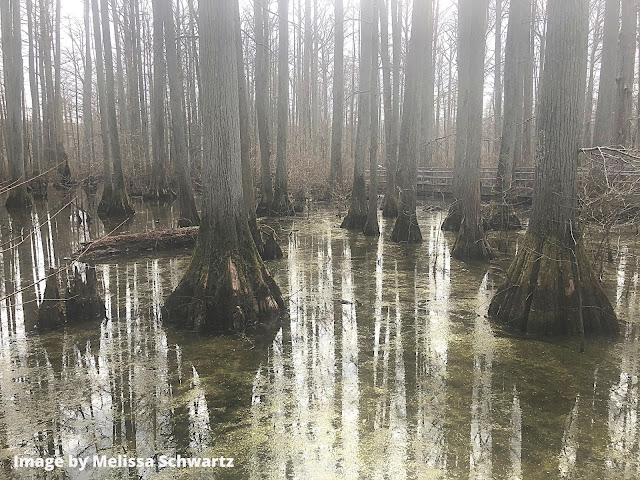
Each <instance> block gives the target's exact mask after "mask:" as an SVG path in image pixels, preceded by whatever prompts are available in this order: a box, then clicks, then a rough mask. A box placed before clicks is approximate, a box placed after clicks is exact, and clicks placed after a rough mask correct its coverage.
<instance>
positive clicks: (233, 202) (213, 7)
mask: <svg viewBox="0 0 640 480" xmlns="http://www.w3.org/2000/svg"><path fill="white" fill-rule="evenodd" d="M200 25H201V31H200V50H201V54H202V87H203V90H202V92H201V95H202V96H201V102H202V105H203V109H202V113H203V115H204V118H203V126H204V128H205V131H204V132H203V134H204V138H205V139H206V141H205V143H204V162H205V165H204V172H203V175H204V182H203V183H204V185H206V186H207V188H205V190H204V192H203V208H202V223H201V226H200V231H199V234H198V241H197V243H196V247H195V250H194V254H193V257H192V259H191V263H190V265H189V267H188V269H187V272H186V273H185V275H184V277H183V278H182V280H181V281H180V283H179V285H178V287H177V288H176V290H175V291H174V292H173V293H172V294H171V295H170V296H169V297H168V298H167V300H166V303H165V306H166V310H167V312H168V314H169V320H170V321H173V322H178V323H180V324H182V325H184V326H186V327H190V328H193V329H195V330H198V331H218V332H220V331H228V330H232V331H243V330H244V329H245V328H246V327H247V326H248V325H249V324H250V323H251V322H252V321H253V320H255V319H256V317H257V316H258V314H261V313H272V312H276V311H278V310H280V309H282V308H284V301H283V299H282V295H281V294H280V290H279V289H278V286H277V285H276V283H275V281H274V280H273V278H272V277H271V275H270V274H269V272H268V271H267V269H266V267H265V266H264V264H263V262H262V260H261V259H260V257H259V255H258V252H257V250H256V246H255V243H254V241H253V238H252V236H251V233H250V232H249V227H248V223H247V215H246V211H245V207H244V199H243V191H242V172H241V159H240V122H239V101H238V78H237V68H236V65H237V63H236V48H240V46H239V45H236V41H235V33H234V27H235V22H234V6H233V4H232V3H231V2H230V1H228V0H215V1H209V2H203V3H201V5H200Z"/></svg>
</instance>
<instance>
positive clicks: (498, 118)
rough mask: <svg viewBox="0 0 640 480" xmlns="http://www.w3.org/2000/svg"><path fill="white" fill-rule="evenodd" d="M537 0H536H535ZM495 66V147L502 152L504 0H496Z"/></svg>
mask: <svg viewBox="0 0 640 480" xmlns="http://www.w3.org/2000/svg"><path fill="white" fill-rule="evenodd" d="M534 1H535V0H534ZM494 52H495V60H494V63H495V66H494V73H493V76H494V83H493V112H494V115H495V120H494V122H495V124H494V148H495V149H496V150H498V153H499V152H500V144H501V141H502V0H496V32H495V47H494Z"/></svg>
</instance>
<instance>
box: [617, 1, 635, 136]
mask: <svg viewBox="0 0 640 480" xmlns="http://www.w3.org/2000/svg"><path fill="white" fill-rule="evenodd" d="M621 17H622V22H621V26H620V36H619V42H618V73H617V76H616V101H615V103H616V106H615V108H616V110H615V132H614V138H615V142H616V144H617V145H622V146H625V147H626V146H629V145H630V144H631V117H632V115H631V109H632V107H633V82H634V73H635V72H634V65H635V51H636V33H637V30H638V29H637V16H636V2H635V0H622V9H621Z"/></svg>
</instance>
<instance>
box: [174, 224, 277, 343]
mask: <svg viewBox="0 0 640 480" xmlns="http://www.w3.org/2000/svg"><path fill="white" fill-rule="evenodd" d="M241 217H242V216H241ZM231 225H232V227H231V228H228V226H225V227H226V228H223V226H222V225H213V226H211V227H210V229H208V228H207V226H202V227H200V228H201V229H208V230H209V231H208V232H207V233H206V234H205V233H204V231H201V233H200V235H199V236H198V242H197V244H196V248H195V250H194V253H193V257H192V259H191V263H190V264H189V268H188V269H187V272H186V273H185V275H184V277H183V278H182V280H181V281H180V284H179V285H178V287H177V288H176V289H175V290H174V291H173V293H171V295H169V297H168V298H167V300H166V302H165V310H166V313H167V317H166V318H167V319H168V321H170V322H172V323H179V324H181V325H185V326H188V327H190V328H193V329H194V330H196V331H199V332H226V331H235V332H242V331H244V330H245V328H246V327H247V326H248V325H250V324H251V323H252V322H253V321H255V320H256V318H257V317H258V315H260V314H267V313H274V312H277V311H279V310H281V309H284V300H283V298H282V294H281V293H280V289H279V288H278V286H277V285H276V283H275V281H274V280H273V278H272V277H271V274H270V273H269V271H268V270H267V268H266V266H265V265H264V263H263V262H262V260H261V259H260V257H259V255H258V251H257V249H256V246H255V243H254V241H253V237H252V236H251V232H250V231H249V225H248V222H247V219H246V218H244V217H243V218H240V217H238V218H236V219H235V220H233V221H232V222H231Z"/></svg>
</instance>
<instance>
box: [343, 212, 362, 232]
mask: <svg viewBox="0 0 640 480" xmlns="http://www.w3.org/2000/svg"><path fill="white" fill-rule="evenodd" d="M366 223H367V215H366V214H364V213H361V212H357V213H356V212H353V211H352V209H349V213H347V216H346V217H344V219H343V220H342V223H341V224H340V228H344V229H347V230H363V229H364V226H365V224H366Z"/></svg>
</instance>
